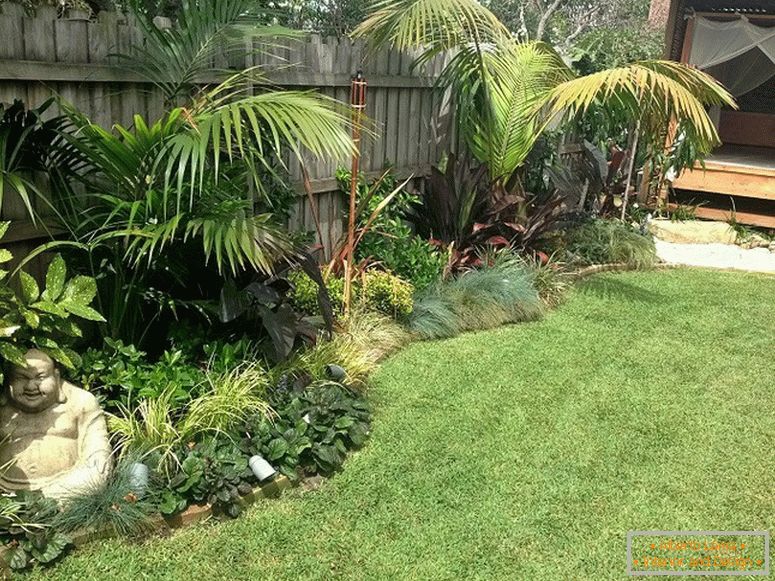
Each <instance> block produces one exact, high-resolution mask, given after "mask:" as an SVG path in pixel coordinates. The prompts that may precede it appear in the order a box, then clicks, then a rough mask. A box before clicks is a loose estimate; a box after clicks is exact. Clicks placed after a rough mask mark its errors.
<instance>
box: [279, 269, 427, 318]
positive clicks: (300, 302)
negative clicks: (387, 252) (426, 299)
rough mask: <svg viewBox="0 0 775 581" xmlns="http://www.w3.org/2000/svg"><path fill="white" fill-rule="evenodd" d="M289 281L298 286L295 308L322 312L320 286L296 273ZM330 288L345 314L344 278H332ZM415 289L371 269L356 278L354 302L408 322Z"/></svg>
mask: <svg viewBox="0 0 775 581" xmlns="http://www.w3.org/2000/svg"><path fill="white" fill-rule="evenodd" d="M288 279H289V280H290V282H291V283H293V285H294V289H293V291H292V293H291V302H292V304H293V305H294V307H295V308H297V309H299V310H301V311H303V312H306V313H309V314H313V315H315V314H318V313H319V312H320V310H319V307H318V301H317V285H316V284H315V283H314V282H313V281H312V279H311V278H309V277H308V276H307V275H306V274H304V273H302V272H300V271H294V272H292V273H291V274H290V275H289V277H288ZM326 288H327V289H328V294H329V296H330V297H331V304H332V306H333V307H334V311H335V312H337V313H339V314H341V313H342V312H343V311H344V300H343V297H344V279H343V278H342V277H339V276H334V275H329V276H328V277H327V279H326ZM413 293H414V287H413V286H412V285H411V284H410V283H408V282H406V281H405V280H403V279H401V278H399V277H398V276H395V275H394V274H391V273H389V272H385V271H382V270H377V269H369V270H366V271H364V272H362V273H361V274H360V275H359V276H357V277H355V278H354V279H353V298H354V303H356V304H358V305H360V306H361V307H362V308H364V309H366V310H374V311H378V312H380V313H383V314H386V315H389V316H391V317H393V318H395V319H399V320H400V319H405V318H406V317H407V316H409V314H410V313H411V312H412V307H413V302H412V295H413Z"/></svg>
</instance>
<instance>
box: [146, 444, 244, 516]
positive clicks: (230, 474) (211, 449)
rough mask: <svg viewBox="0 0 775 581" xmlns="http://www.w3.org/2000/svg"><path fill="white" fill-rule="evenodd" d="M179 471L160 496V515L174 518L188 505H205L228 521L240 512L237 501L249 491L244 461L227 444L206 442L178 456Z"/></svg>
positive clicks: (238, 452) (233, 445) (239, 504)
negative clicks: (224, 515) (212, 508)
mask: <svg viewBox="0 0 775 581" xmlns="http://www.w3.org/2000/svg"><path fill="white" fill-rule="evenodd" d="M179 456H180V457H183V458H184V459H183V461H182V462H181V464H180V469H179V471H178V472H177V473H176V474H175V475H174V476H173V477H172V478H171V480H170V481H169V485H168V487H167V489H166V490H165V491H164V493H163V494H162V503H161V509H160V510H161V512H162V513H163V514H174V513H176V512H180V511H182V510H185V508H186V506H188V505H189V504H192V503H205V502H206V503H208V504H211V505H212V506H213V507H214V508H215V509H216V510H219V511H221V512H222V513H223V514H227V515H229V516H230V517H233V518H234V517H237V516H239V514H240V513H241V512H242V503H241V500H240V499H241V497H242V496H245V495H246V494H249V493H250V492H251V490H252V488H253V487H252V486H251V484H250V482H249V481H250V480H251V479H252V478H253V475H252V472H251V471H250V468H249V467H248V458H247V456H245V455H244V454H243V453H242V452H241V451H240V450H239V449H238V448H237V447H236V445H235V444H234V443H233V442H232V441H231V440H225V441H218V440H214V439H213V440H208V441H206V442H201V443H199V444H196V445H194V446H193V447H190V448H188V447H187V448H185V449H184V450H183V451H181V452H180V453H179Z"/></svg>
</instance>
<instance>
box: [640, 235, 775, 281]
mask: <svg viewBox="0 0 775 581" xmlns="http://www.w3.org/2000/svg"><path fill="white" fill-rule="evenodd" d="M654 242H655V243H656V246H657V256H659V258H661V259H662V260H664V261H665V262H667V263H668V264H680V265H685V266H704V267H708V268H731V269H735V270H746V271H749V272H772V273H775V253H773V252H770V251H769V250H767V249H766V248H751V249H745V248H740V247H739V246H736V245H734V244H720V243H716V242H714V243H711V244H677V243H675V242H665V241H663V240H659V239H655V240H654Z"/></svg>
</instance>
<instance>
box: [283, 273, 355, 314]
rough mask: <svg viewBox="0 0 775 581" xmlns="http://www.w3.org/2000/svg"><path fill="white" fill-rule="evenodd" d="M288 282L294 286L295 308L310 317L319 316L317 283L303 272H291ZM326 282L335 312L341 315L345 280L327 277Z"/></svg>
mask: <svg viewBox="0 0 775 581" xmlns="http://www.w3.org/2000/svg"><path fill="white" fill-rule="evenodd" d="M288 281H289V282H290V283H291V284H292V285H293V290H292V291H291V295H290V298H291V304H292V305H293V307H294V308H295V309H298V310H299V311H301V312H303V313H308V314H310V315H317V314H319V313H320V305H319V304H318V295H317V293H318V287H317V284H315V281H313V280H312V279H311V278H310V277H309V276H307V274H305V273H304V272H302V271H301V270H294V271H291V273H290V274H289V275H288ZM325 281H326V290H328V296H329V297H330V298H331V305H332V306H333V308H334V311H335V312H337V313H341V312H342V311H343V310H344V309H343V305H344V278H342V277H340V276H334V275H329V276H328V277H325Z"/></svg>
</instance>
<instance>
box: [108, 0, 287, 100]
mask: <svg viewBox="0 0 775 581" xmlns="http://www.w3.org/2000/svg"><path fill="white" fill-rule="evenodd" d="M134 12H135V16H137V20H138V22H139V24H140V26H141V28H142V32H143V38H144V42H143V44H142V45H136V46H133V47H132V49H131V51H130V52H129V53H128V54H122V55H118V56H119V57H120V59H121V61H122V65H123V66H125V67H127V68H128V69H129V70H131V71H133V72H136V73H138V74H140V75H142V76H143V77H144V78H146V79H148V80H149V81H150V82H152V83H153V84H154V85H156V86H157V87H158V88H159V89H161V91H162V93H163V94H164V97H165V99H166V101H167V102H168V103H174V102H175V101H176V99H178V98H179V97H190V92H191V89H192V87H193V86H194V85H195V83H197V82H202V80H203V78H204V77H205V76H206V75H207V73H210V72H212V71H213V70H214V68H215V67H214V61H215V59H216V58H217V57H221V56H222V57H224V58H226V59H227V60H229V59H230V58H232V57H238V58H240V59H242V63H241V66H240V68H243V66H244V57H245V56H247V55H250V54H252V53H254V52H256V49H255V48H254V43H261V42H265V43H270V42H276V40H277V39H279V38H296V37H298V36H299V35H300V33H299V32H297V31H292V30H288V29H285V28H282V27H279V26H262V24H264V20H265V15H264V14H263V12H262V11H261V10H260V8H259V5H258V4H257V3H256V2H254V1H253V0H218V1H211V0H193V1H184V2H183V9H182V10H181V11H180V12H179V16H178V21H177V23H176V25H175V26H174V27H172V28H167V29H160V28H158V27H157V26H156V25H155V24H154V22H153V21H152V20H151V18H152V16H153V15H146V14H144V13H143V12H142V11H141V10H140V9H138V8H137V7H135V9H134Z"/></svg>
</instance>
